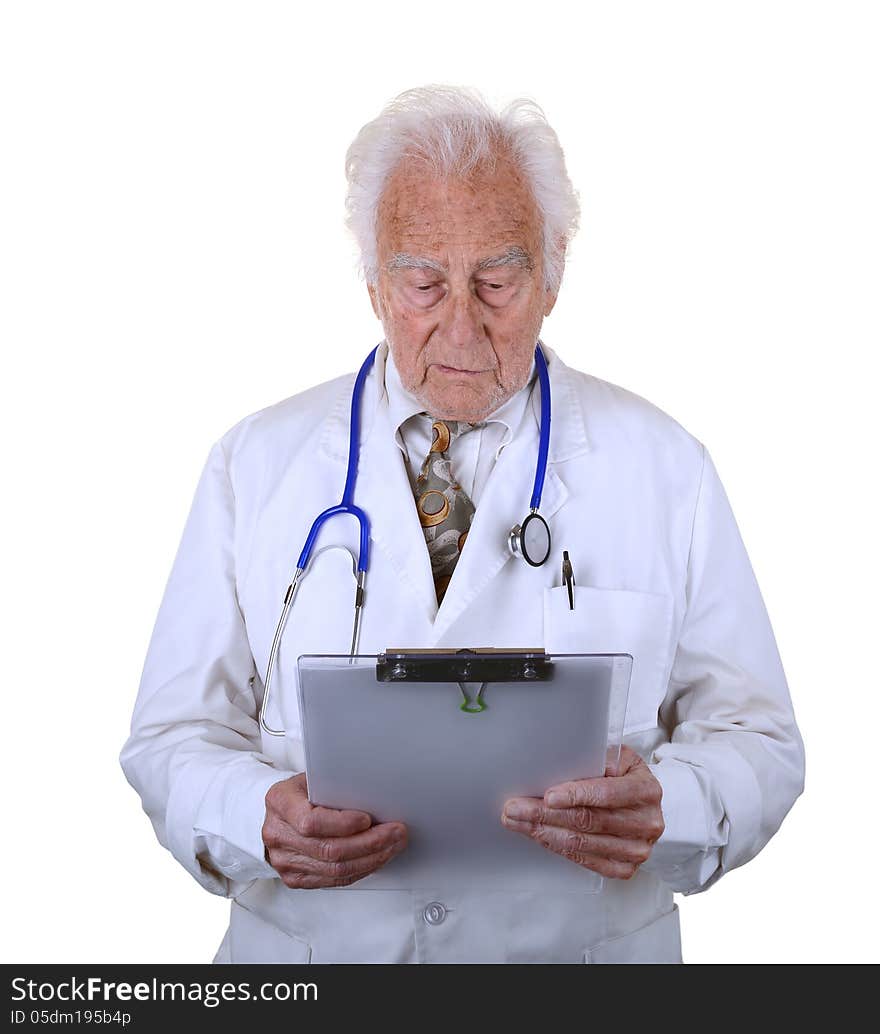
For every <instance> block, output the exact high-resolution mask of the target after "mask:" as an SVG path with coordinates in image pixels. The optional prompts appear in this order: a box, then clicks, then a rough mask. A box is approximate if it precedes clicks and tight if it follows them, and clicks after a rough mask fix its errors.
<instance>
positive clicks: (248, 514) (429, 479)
mask: <svg viewBox="0 0 880 1034" xmlns="http://www.w3.org/2000/svg"><path fill="white" fill-rule="evenodd" d="M347 171H348V178H349V195H348V210H349V225H350V227H351V228H352V230H353V232H354V234H355V237H356V239H357V241H358V244H359V246H360V249H361V255H362V260H363V268H364V272H365V278H366V281H367V286H368V290H369V296H370V300H371V303H372V306H373V309H374V312H375V313H376V316H377V317H378V319H379V320H380V321H381V323H382V327H383V330H384V335H385V337H384V341H383V342H382V343H381V344H380V346H379V348H378V349H377V351H376V355H375V361H374V363H373V365H372V367H371V368H370V370H369V373H368V375H367V376H366V380H365V382H364V385H363V393H362V401H361V410H360V414H359V416H360V421H361V440H360V452H359V455H358V457H357V459H358V463H357V478H358V480H357V495H358V505H359V506H360V507H361V508H362V509H363V510H364V511H365V512H366V513H368V514H369V517H370V520H371V547H372V552H373V558H374V561H373V563H372V565H371V568H370V584H369V587H368V589H367V599H368V601H369V605H367V606H365V607H364V611H363V614H364V617H363V625H362V629H361V640H360V652H361V653H380V652H381V651H382V650H383V649H384V648H385V647H386V646H389V645H401V646H407V647H444V646H447V647H461V646H484V645H496V646H503V647H522V646H534V645H536V644H543V646H544V648H545V649H546V650H547V651H548V652H552V651H556V652H602V651H608V650H626V651H627V652H629V653H632V654H633V657H634V664H633V672H632V682H631V687H630V697H629V707H628V712H627V720H626V727H625V730H624V732H625V745H624V747H623V751H622V763H621V766H620V767H619V769H618V770H617V771H616V772H614V773H613V774H609V773H606V775H604V776H601V777H598V778H591V779H582V780H577V781H573V782H570V783H564V784H562V785H557V786H554V787H548V788H547V792H546V793H545V795H544V797H543V799H542V798H511V799H509V800H508V801H507V802H506V804H505V806H504V809H503V813H502V814H501V815H499V816H498V821H499V822H501V823H503V824H504V825H505V826H506V827H507V828H508V830H509V831H510V836H511V837H516V836H523V837H530V838H533V839H534V840H535V841H537V842H538V843H540V844H541V845H543V847H544V848H545V849H546V850H547V851H551V852H556V853H558V854H560V855H563V856H564V857H565V858H566V859H567V862H568V864H570V865H571V866H582V867H584V868H585V869H588V870H591V871H592V872H594V873H599V874H601V875H602V876H603V877H605V880H604V883H603V885H602V890H601V892H599V893H583V894H578V893H571V892H570V891H567V892H564V893H563V892H561V891H560V889H559V888H554V886H553V884H552V881H548V883H547V885H546V886H542V887H538V888H535V889H534V890H533V891H529V892H525V891H522V892H516V893H513V892H503V891H496V892H487V891H486V890H485V889H480V890H469V889H468V888H466V887H465V888H463V887H461V886H460V885H457V886H438V887H436V888H431V890H430V892H427V891H426V892H422V891H417V890H376V889H373V888H372V887H371V885H370V882H369V880H366V882H363V881H365V879H366V878H367V877H369V875H370V874H371V873H373V872H375V871H376V870H377V869H379V868H380V867H382V866H384V865H386V864H387V863H389V861H391V860H392V859H394V858H395V857H396V856H397V855H398V854H399V853H400V852H403V851H406V849H407V832H408V831H407V828H406V827H405V826H404V825H403V824H402V823H400V822H373V821H372V819H371V816H370V815H368V814H366V813H364V812H361V811H345V810H334V809H331V808H326V807H318V806H314V805H312V804H311V803H310V801H309V798H308V792H307V786H306V782H305V761H304V756H303V750H302V739H301V726H299V725H298V717H297V715H296V713H295V703H291V701H294V702H295V699H296V692H295V690H296V686H295V678H296V658H297V657H298V656H299V655H300V654H303V653H322V652H327V653H336V654H343V653H346V652H348V649H349V643H350V640H351V628H350V610H349V608H348V601H349V599H350V596H349V592H350V589H349V584H350V579H351V564H350V561H349V560H348V559H347V554H346V553H344V552H343V551H341V550H336V551H330V552H328V553H325V554H324V555H323V556H321V557H320V558H319V559H318V560H317V561H316V563H317V564H320V565H322V567H323V570H322V571H321V574H320V577H318V578H315V579H313V583H312V585H311V586H310V585H309V580H308V578H306V579H304V587H303V589H302V593H303V596H302V599H301V602H300V603H299V605H298V606H299V608H300V609H298V610H297V612H296V613H295V616H294V618H293V619H292V620H291V623H290V625H289V627H288V628H287V630H286V632H285V635H284V638H283V639H282V641H281V647H280V649H279V652H278V656H277V658H276V660H277V664H276V665H275V671H276V673H277V674H276V676H275V682H274V683H273V688H272V693H273V695H274V699H275V700H276V701H280V700H281V699H284V700H285V701H286V704H285V713H284V718H285V724H286V727H287V734H286V736H285V737H284V738H278V737H272V736H269V735H266V734H265V733H261V727H260V724H259V722H258V716H259V711H260V707H261V703H262V700H263V695H264V690H265V686H264V678H263V673H265V672H266V670H267V663H268V659H269V652H270V644H271V643H272V641H273V633H274V630H275V626H276V621H277V609H278V605H279V598H280V595H281V593H282V592H283V588H284V586H285V585H287V584H288V582H289V581H290V574H291V572H290V565H291V560H292V559H293V558H295V557H296V556H297V551H298V549H299V548H300V544H301V543H302V542H303V540H304V538H305V536H306V534H307V532H308V529H309V527H310V526H311V522H312V520H313V518H314V515H315V514H316V513H317V512H319V511H321V510H324V509H326V508H327V507H328V506H331V505H333V504H334V503H335V502H338V499H339V495H340V492H341V485H342V481H343V480H344V476H345V461H346V457H347V448H348V440H349V405H350V400H351V394H352V387H353V378H352V377H351V376H346V377H341V378H339V379H337V380H334V381H331V382H329V383H326V384H323V385H320V386H318V387H315V388H312V389H310V390H308V391H305V392H303V393H302V394H299V395H296V396H293V397H292V398H288V399H286V400H284V401H282V402H280V403H278V404H276V405H273V406H270V407H268V408H267V409H264V410H262V411H260V412H258V413H256V414H253V415H251V416H249V417H246V418H245V419H244V420H242V421H241V422H240V423H238V424H237V425H236V426H235V427H233V428H232V429H231V430H229V431H228V432H227V433H226V434H225V435H223V437H222V438H221V439H220V440H219V441H218V442H217V443H216V444H215V445H214V447H213V448H212V449H211V451H210V454H209V456H208V460H207V464H206V466H205V469H204V471H203V474H202V477H201V480H200V482H199V485H198V488H197V491H196V495H195V499H194V502H193V506H192V510H191V513H190V515H189V519H188V521H187V524H186V528H185V530H184V533H183V539H182V542H181V545H180V549H179V551H178V554H177V557H176V560H175V563H174V567H173V570H172V572H171V577H170V579H169V582H168V585H167V589H166V592H165V596H164V599H163V602H162V606H161V609H160V612H159V615H158V618H157V622H156V626H155V630H154V633H153V637H152V641H151V643H150V648H149V653H148V656H147V659H146V663H145V667H144V672H143V678H142V682H141V686H140V692H139V695H138V700H137V705H136V708H135V713H134V719H133V723H132V731H131V736H130V738H129V740H128V742H127V743H126V745H125V747H124V750H123V753H122V759H121V760H122V764H123V767H124V770H125V773H126V775H127V777H128V779H129V781H130V782H131V783H132V785H133V786H134V787H135V788H136V789H137V791H138V792H139V793H140V795H141V797H142V800H143V804H144V808H145V810H146V811H147V813H148V814H149V816H150V818H151V820H152V822H153V824H154V827H155V830H156V833H157V835H158V837H159V839H160V841H161V842H162V843H163V844H164V845H165V846H166V847H167V848H168V849H169V850H170V851H171V852H172V853H173V854H174V856H175V857H176V858H177V859H178V860H179V861H180V862H181V864H182V865H183V866H184V867H185V868H186V869H187V870H188V871H189V872H190V873H191V874H192V875H193V876H194V877H195V879H196V880H198V882H199V883H201V884H202V885H203V886H204V887H206V888H207V889H208V890H209V891H211V892H213V893H216V894H221V895H226V896H228V897H231V898H232V905H231V921H230V926H229V930H228V932H227V935H226V938H225V939H224V941H223V944H222V945H221V947H220V950H219V951H218V953H217V956H216V959H217V961H233V962H261V961H263V962H297V961H299V962H306V961H312V962H435V961H455V962H462V961H472V962H499V961H511V962H522V961H538V962H540V961H545V962H593V963H595V962H679V961H681V951H680V940H679V927H678V911H677V907H676V906H675V905H674V903H673V892H675V891H678V892H683V893H685V894H688V893H693V892H696V891H701V890H703V889H705V888H707V887H709V886H710V885H711V884H712V883H714V882H715V881H716V880H717V879H718V878H719V877H720V876H721V875H722V874H723V873H725V872H727V871H728V870H730V869H732V868H734V867H735V866H738V865H741V864H743V863H744V862H746V861H748V860H749V859H750V858H752V857H753V856H754V855H755V854H757V852H758V851H759V850H760V849H761V848H762V847H763V846H764V844H765V843H767V841H768V840H769V838H770V837H771V836H772V835H773V833H774V832H775V831H776V829H777V828H778V827H779V824H780V823H781V822H782V819H783V818H784V816H785V814H786V813H787V811H788V810H789V808H790V807H791V805H792V803H793V802H794V800H795V799H796V798H797V796H798V795H799V793H800V792H801V790H802V786H803V748H802V744H801V740H800V736H799V734H798V731H797V727H796V725H795V721H794V717H793V714H792V709H791V702H790V699H789V694H788V689H787V686H786V681H785V676H784V674H783V670H782V666H781V664H780V660H779V656H778V653H777V649H776V645H775V642H774V638H773V633H772V630H771V627H770V624H769V622H768V618H767V615H766V612H765V609H764V606H763V603H762V600H761V596H760V592H759V590H758V587H757V584H756V582H755V579H754V576H753V573H752V570H751V567H750V564H749V561H748V557H747V555H746V553H745V550H744V548H743V544H742V542H741V539H740V536H739V534H738V531H737V527H736V524H735V521H734V518H733V515H732V513H731V510H730V507H729V504H728V502H727V498H726V496H725V493H724V490H723V488H722V486H721V483H720V481H719V478H718V475H717V473H716V471H715V468H714V466H713V464H712V461H711V459H710V457H709V455H708V453H707V451H706V449H705V448H704V447H703V445H702V444H701V443H700V442H699V441H697V440H696V439H695V438H693V437H692V436H691V435H690V434H688V433H687V432H686V431H685V430H684V429H683V428H682V427H681V426H679V425H678V424H677V423H676V422H675V421H674V420H672V419H671V418H670V417H668V416H666V415H665V414H664V413H662V412H661V411H660V410H658V409H657V408H655V407H654V406H652V405H651V404H650V403H648V402H646V401H645V400H643V399H641V398H639V397H638V396H636V395H633V394H631V393H629V392H627V391H625V390H623V389H622V388H619V387H616V386H615V385H612V384H609V383H606V382H604V381H601V380H598V379H597V378H595V377H591V376H589V375H587V374H584V373H579V372H577V371H575V370H573V369H571V368H569V367H567V366H566V365H565V364H564V363H563V362H562V360H561V359H560V358H559V357H558V356H557V355H555V353H554V352H553V351H551V350H550V349H549V348H548V347H547V346H546V345H544V344H543V343H542V344H541V349H542V352H541V354H542V355H544V356H546V359H547V361H548V367H549V370H548V372H549V383H550V387H551V394H552V400H553V410H552V412H553V424H552V435H551V441H550V450H549V462H548V466H547V473H546V480H545V485H544V492H543V497H542V501H541V516H542V518H543V519H544V520H546V521H547V522H548V525H549V527H550V528H551V529H552V535H553V540H552V542H553V544H552V547H551V554H550V556H549V558H548V562H547V563H545V564H543V565H540V564H532V563H524V562H523V560H522V558H521V557H514V556H512V555H511V551H510V549H509V547H508V533H509V529H510V527H511V524H513V523H514V522H515V519H516V518H517V517H519V516H521V515H522V514H523V513H525V512H527V510H528V502H529V493H530V491H531V488H532V477H533V473H534V469H535V456H536V453H537V449H538V439H539V422H540V413H541V391H540V387H539V385H538V381H539V379H538V376H537V370H536V363H537V358H538V357H537V355H536V342H538V341H539V334H540V331H541V326H542V322H543V319H544V317H545V316H548V315H549V314H550V312H551V311H552V309H553V306H554V303H555V301H556V297H557V293H558V291H559V287H560V282H561V278H562V270H563V263H564V257H565V250H566V245H567V243H568V241H569V240H570V239H571V236H572V234H573V233H574V230H575V227H576V224H577V216H578V209H577V202H576V196H575V193H574V191H573V189H572V187H571V184H570V182H569V179H568V176H567V174H566V170H565V165H564V160H563V155H562V151H561V148H560V146H559V143H558V140H557V138H556V135H555V133H554V132H553V130H552V129H551V128H550V127H549V126H548V125H547V123H546V121H545V119H544V117H543V115H542V113H541V112H540V110H539V109H537V108H536V107H535V106H534V105H531V104H528V103H526V102H516V103H514V104H512V105H510V106H509V107H508V108H507V109H505V110H504V111H503V112H502V113H500V114H498V113H496V112H494V111H493V110H492V109H491V108H489V107H488V106H487V105H486V104H485V102H483V101H482V99H481V98H479V97H478V96H476V95H475V94H473V93H470V92H467V91H463V90H455V89H450V88H433V87H432V88H425V89H417V90H411V91H409V92H407V93H405V94H403V95H401V96H400V97H398V98H396V99H395V100H394V101H393V102H392V103H391V104H390V105H389V106H388V107H387V108H386V109H385V110H384V111H383V112H382V113H381V114H380V115H379V116H378V117H377V118H376V119H375V120H374V121H373V122H371V123H369V124H368V125H366V126H364V127H363V129H362V130H361V132H360V133H359V135H358V137H357V138H356V140H355V141H354V143H353V144H352V146H351V148H350V150H349V153H348V156H347ZM338 523H339V524H340V525H344V527H342V526H340V527H338V528H334V529H333V530H332V531H330V530H328V531H327V532H326V534H327V536H328V541H332V542H333V543H334V544H337V543H338V544H342V545H345V546H350V547H351V549H352V550H353V552H355V553H356V552H357V527H356V524H355V522H354V521H353V520H350V519H349V518H345V519H343V520H342V521H340V522H338ZM349 525H350V526H349ZM322 534H323V533H322ZM563 546H565V547H566V548H567V550H568V551H569V552H570V554H571V557H572V559H573V560H574V562H575V564H576V585H575V589H574V592H575V594H576V595H575V599H574V602H575V604H576V605H575V607H574V609H570V606H569V601H568V591H567V588H566V587H565V586H563V585H561V583H560V580H559V578H560V576H559V572H560V569H561V561H562V557H561V552H562V547H563ZM334 557H335V559H334ZM340 558H341V559H340ZM539 559H540V558H539ZM346 579H348V581H346ZM307 593H311V599H310V602H308V603H307V602H306V600H307V595H306V594H307ZM267 705H268V702H267ZM274 720H275V721H276V722H278V721H280V718H279V717H276V718H275V719H274ZM437 792H438V794H442V792H443V788H442V787H438V790H437ZM341 888H344V889H341Z"/></svg>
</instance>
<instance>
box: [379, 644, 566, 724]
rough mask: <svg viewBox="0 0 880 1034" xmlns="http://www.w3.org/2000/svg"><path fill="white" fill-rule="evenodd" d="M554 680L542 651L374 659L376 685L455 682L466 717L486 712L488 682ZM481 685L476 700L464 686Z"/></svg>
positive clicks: (422, 653)
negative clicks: (380, 683) (382, 683)
mask: <svg viewBox="0 0 880 1034" xmlns="http://www.w3.org/2000/svg"><path fill="white" fill-rule="evenodd" d="M552 678H553V662H552V660H551V659H550V658H549V657H547V656H546V654H545V653H544V651H543V650H541V649H535V650H499V649H495V648H491V647H486V648H482V649H474V650H469V649H465V650H442V649H440V650H386V651H385V653H382V654H379V656H378V657H377V658H376V680H377V681H378V682H455V683H457V684H458V688H459V689H460V690H461V695H462V697H463V698H464V699H463V700H462V702H461V704H460V705H459V706H460V709H461V710H462V711H464V712H465V714H480V712H481V711H485V710H486V706H487V705H486V701H485V700H484V699H483V691H484V690H485V688H486V683H487V682H547V681H548V680H550V679H552ZM468 682H478V683H480V688H479V691H478V692H477V694H476V696H475V697H470V696H468V692H467V690H466V689H465V683H468Z"/></svg>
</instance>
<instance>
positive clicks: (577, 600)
mask: <svg viewBox="0 0 880 1034" xmlns="http://www.w3.org/2000/svg"><path fill="white" fill-rule="evenodd" d="M672 604H673V601H672V597H671V596H664V595H662V594H660V593H653V592H634V591H632V590H630V589H598V588H594V587H592V586H587V585H576V586H575V587H574V609H571V608H570V606H569V600H568V589H567V588H566V587H565V586H564V585H562V586H557V587H555V588H548V589H545V590H544V649H545V650H546V651H547V652H548V653H628V654H631V655H632V658H633V665H632V674H631V676H630V686H629V698H628V701H627V708H626V720H625V723H624V733H625V734H626V735H629V734H632V733H637V732H643V731H645V730H646V729H653V728H655V726H656V725H657V712H658V710H659V708H660V704H661V703H662V702H663V698H664V697H665V695H666V686H667V682H668V673H669V660H670V653H671V642H670V634H671V630H672V617H673V606H672Z"/></svg>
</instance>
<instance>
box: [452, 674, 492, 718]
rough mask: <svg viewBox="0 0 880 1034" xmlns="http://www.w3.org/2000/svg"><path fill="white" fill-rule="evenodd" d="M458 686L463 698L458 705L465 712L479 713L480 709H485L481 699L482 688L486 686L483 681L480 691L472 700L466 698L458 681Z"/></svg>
mask: <svg viewBox="0 0 880 1034" xmlns="http://www.w3.org/2000/svg"><path fill="white" fill-rule="evenodd" d="M458 688H459V689H460V690H461V695H462V696H463V697H464V700H463V701H462V702H461V704H460V705H459V707H460V710H462V711H464V713H465V714H479V713H480V711H485V710H486V702H485V700H483V690H484V689H485V688H486V683H485V682H483V683H482V684H481V685H480V691H479V693H477V695H476V696H475V697H474V699H473V700H469V699H468V695H467V693H466V692H465V688H464V686H463V685H462V684H461V683H460V682H459V684H458Z"/></svg>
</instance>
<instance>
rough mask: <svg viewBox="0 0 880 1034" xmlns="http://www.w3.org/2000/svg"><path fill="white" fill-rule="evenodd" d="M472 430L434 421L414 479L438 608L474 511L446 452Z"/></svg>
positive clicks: (461, 423) (456, 423)
mask: <svg viewBox="0 0 880 1034" xmlns="http://www.w3.org/2000/svg"><path fill="white" fill-rule="evenodd" d="M475 426H476V425H474V424H468V423H465V422H464V421H456V420H435V421H434V422H433V426H432V432H433V436H434V440H433V442H432V443H431V451H430V452H429V453H428V455H427V457H426V458H425V462H424V463H423V464H422V469H421V472H420V473H419V476H418V478H417V479H416V487H415V492H416V508H417V510H418V514H419V522H420V523H421V525H422V530H423V531H424V533H425V541H426V543H427V545H428V555H429V556H430V557H431V572H432V574H433V575H434V588H435V589H436V591H437V603H438V604H439V603H442V602H443V597H444V596H445V595H446V589H447V587H448V586H449V581H450V579H451V578H452V572H453V571H454V570H455V565H456V564H457V563H458V558H459V556H460V555H461V551H462V549H463V548H464V541H465V539H466V538H467V535H468V531H470V527H471V521H472V520H473V519H474V511H475V507H474V504H473V503H472V502H471V501H470V499H469V498H468V497H467V495H466V493H465V492H464V490H463V489H462V487H461V485H460V484H459V483H458V481H457V480H456V478H455V475H454V474H453V473H452V470H451V469H450V466H449V457H448V456H447V452H448V450H449V447H450V446H451V445H452V443H453V442H454V441H455V440H456V438H460V437H461V435H463V434H466V433H467V432H468V431H472V430H473V429H474V427H475Z"/></svg>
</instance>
